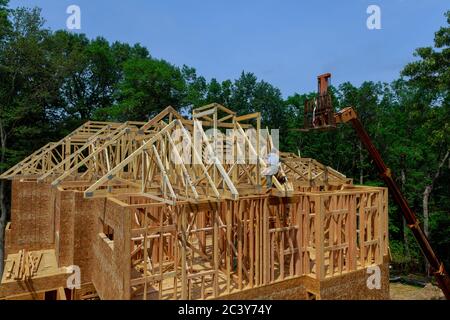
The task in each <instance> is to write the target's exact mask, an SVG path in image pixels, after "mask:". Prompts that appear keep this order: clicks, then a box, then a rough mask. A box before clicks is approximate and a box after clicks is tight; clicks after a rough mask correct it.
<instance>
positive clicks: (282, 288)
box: [218, 276, 319, 300]
mask: <svg viewBox="0 0 450 320" xmlns="http://www.w3.org/2000/svg"><path fill="white" fill-rule="evenodd" d="M318 287H319V285H318V281H317V280H315V279H312V278H310V277H308V276H301V277H296V278H292V279H288V280H283V281H280V282H277V283H273V284H269V285H265V286H261V287H257V288H253V289H247V290H242V291H240V292H236V293H232V294H229V295H224V296H221V297H219V298H218V300H306V299H308V292H310V293H314V294H317V292H318Z"/></svg>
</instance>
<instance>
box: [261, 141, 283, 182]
mask: <svg viewBox="0 0 450 320" xmlns="http://www.w3.org/2000/svg"><path fill="white" fill-rule="evenodd" d="M279 166H280V157H279V156H278V151H277V149H275V148H272V150H271V151H270V153H269V154H268V155H267V168H265V169H264V171H263V175H264V176H265V177H266V182H267V188H268V189H270V188H272V177H273V176H274V175H276V174H277V173H278V168H279Z"/></svg>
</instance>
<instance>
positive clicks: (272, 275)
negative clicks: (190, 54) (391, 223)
mask: <svg viewBox="0 0 450 320" xmlns="http://www.w3.org/2000/svg"><path fill="white" fill-rule="evenodd" d="M262 131H263V130H262V128H261V117H260V114H259V113H254V114H248V115H241V116H238V115H237V114H236V112H234V111H232V110H229V109H227V108H226V107H224V106H222V105H219V104H210V105H207V106H204V107H201V108H197V109H194V110H193V114H192V117H191V119H187V118H185V117H183V116H181V115H180V114H179V113H177V112H176V111H175V110H174V109H173V108H171V107H168V108H166V109H165V110H164V111H162V112H161V113H160V114H159V115H157V116H156V117H154V118H153V119H151V120H150V121H148V122H131V121H130V122H125V123H112V122H87V123H85V124H84V125H83V126H81V127H80V128H78V129H77V130H75V131H74V132H72V133H71V134H70V135H68V136H67V137H65V138H64V139H62V140H60V141H58V142H51V143H49V144H47V145H45V146H44V147H42V148H41V149H39V150H38V151H36V152H35V153H33V154H32V155H30V156H29V157H27V158H26V159H24V160H23V161H22V162H20V163H18V164H17V165H16V166H14V167H12V168H10V169H9V170H8V171H7V172H5V173H4V174H3V175H1V176H0V178H2V179H10V180H11V181H12V200H11V222H10V223H9V224H8V225H7V228H6V239H5V251H6V254H5V268H4V272H3V276H2V279H1V284H0V299H38V300H39V299H68V300H79V299H144V300H154V299H387V298H389V288H388V282H389V270H388V227H387V224H388V219H387V212H388V194H387V189H386V188H379V187H366V186H354V185H353V183H352V181H351V179H348V178H346V177H345V176H344V175H343V174H341V173H339V172H337V171H336V170H334V169H332V168H330V167H328V166H326V165H323V164H321V163H319V162H317V161H316V160H314V159H310V158H302V157H300V156H299V155H296V154H292V153H284V152H280V161H281V162H280V170H279V175H278V176H273V177H272V182H273V187H272V188H271V189H267V187H266V181H265V179H266V177H265V176H263V175H262V174H261V172H262V170H263V169H264V168H265V167H266V161H265V158H264V157H265V155H266V154H267V152H268V151H270V150H271V149H272V147H274V142H273V141H272V138H273V137H272V135H270V134H269V133H268V132H266V134H262ZM225 132H227V134H225ZM377 267H378V268H377ZM377 270H378V271H379V275H380V276H381V278H380V281H379V285H377V284H376V285H375V286H373V285H370V284H371V283H369V282H370V279H369V277H370V276H371V275H372V274H373V273H374V272H376V271H377ZM77 275H79V278H80V279H79V280H80V281H79V283H78V281H77V280H78V278H77Z"/></svg>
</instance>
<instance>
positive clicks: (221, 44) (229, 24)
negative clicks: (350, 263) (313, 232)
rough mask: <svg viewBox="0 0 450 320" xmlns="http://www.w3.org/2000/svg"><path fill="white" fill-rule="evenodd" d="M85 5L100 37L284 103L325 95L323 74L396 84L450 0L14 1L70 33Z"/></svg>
mask: <svg viewBox="0 0 450 320" xmlns="http://www.w3.org/2000/svg"><path fill="white" fill-rule="evenodd" d="M71 4H75V5H78V6H79V7H80V8H81V14H82V16H81V28H82V29H81V31H80V32H82V33H85V34H87V36H88V37H90V38H95V37H97V36H103V37H105V38H106V39H108V40H110V41H116V40H118V41H121V42H128V43H130V44H134V43H137V42H139V43H141V44H142V45H144V46H146V47H147V48H148V49H149V50H150V53H151V55H152V56H154V57H156V58H163V59H165V60H168V61H169V62H171V63H173V64H175V65H178V66H181V65H183V64H186V65H189V66H192V67H195V68H196V69H197V73H198V74H200V75H203V76H204V77H206V78H207V79H208V80H209V79H211V78H213V77H214V78H216V79H218V80H219V81H222V80H225V79H232V80H233V79H236V78H238V77H239V75H240V73H241V72H242V71H243V70H244V71H248V72H253V73H255V74H256V76H257V77H258V78H259V79H263V80H265V81H268V82H270V83H272V84H273V85H275V86H277V87H278V88H280V90H281V92H282V93H283V96H285V97H286V96H288V95H290V94H293V93H294V92H305V91H313V90H316V80H315V79H316V76H317V75H318V74H321V73H324V72H331V73H332V74H333V78H332V84H333V85H339V84H340V83H342V82H344V81H350V82H352V83H353V84H355V85H359V84H361V82H363V81H364V80H372V81H386V82H389V81H391V80H393V79H395V78H397V77H398V76H399V72H400V70H401V69H402V67H403V66H404V65H405V64H406V63H407V62H409V61H412V60H413V59H414V57H413V51H414V49H415V48H417V47H421V46H429V45H431V44H432V43H433V37H434V32H435V31H437V30H438V29H439V27H440V26H443V25H444V24H445V23H446V21H445V18H444V12H445V11H446V10H449V9H450V2H449V1H448V0H372V1H366V0H340V1H336V0H321V1H312V0H311V1H298V0H297V1H296V0H284V1H283V0H278V1H275V0H240V1H238V0H221V1H217V0H216V1H214V0H209V1H207V0H184V1H183V0H179V1H176V0H160V1H149V0H145V1H144V0H127V1H115V0H95V1H92V0H91V1H89V0H26V1H24V0H11V1H10V6H11V7H17V6H27V7H31V6H38V7H40V8H42V15H43V16H44V18H45V19H46V20H47V24H46V25H47V27H49V28H51V29H53V30H56V29H64V28H66V20H67V17H68V16H69V15H68V14H67V13H66V8H67V7H68V6H69V5H71ZM371 4H375V5H378V6H379V7H380V8H381V26H382V29H381V30H369V29H367V27H366V20H367V18H368V16H369V15H368V14H367V13H366V9H367V7H368V6H369V5H371Z"/></svg>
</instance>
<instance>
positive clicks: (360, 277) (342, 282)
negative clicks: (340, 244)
mask: <svg viewBox="0 0 450 320" xmlns="http://www.w3.org/2000/svg"><path fill="white" fill-rule="evenodd" d="M377 268H379V269H377ZM378 270H379V271H380V272H379V275H380V281H379V284H380V287H376V285H377V284H378V283H377V282H376V281H375V280H374V278H373V277H376V275H377V273H378ZM368 282H369V284H370V285H371V288H372V289H370V288H369V286H368ZM320 299H322V300H375V299H376V300H388V299H389V263H388V257H387V256H385V257H384V263H383V264H381V265H376V266H373V267H372V268H370V269H363V270H357V271H354V272H350V273H346V274H342V275H340V276H339V277H334V278H329V279H325V280H323V281H321V282H320Z"/></svg>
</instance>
